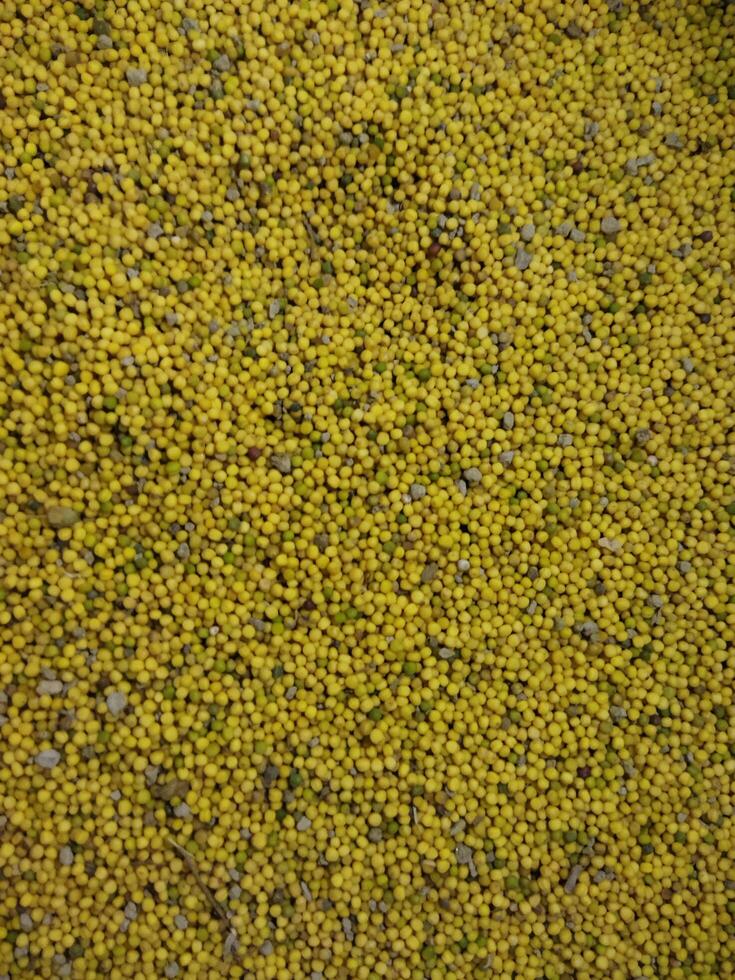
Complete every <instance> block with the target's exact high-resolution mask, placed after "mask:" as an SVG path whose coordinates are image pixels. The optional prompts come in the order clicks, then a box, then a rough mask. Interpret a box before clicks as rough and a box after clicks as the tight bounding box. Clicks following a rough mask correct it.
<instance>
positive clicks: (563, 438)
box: [556, 432, 574, 447]
mask: <svg viewBox="0 0 735 980" xmlns="http://www.w3.org/2000/svg"><path fill="white" fill-rule="evenodd" d="M556 441H557V443H558V444H559V445H560V446H564V447H566V446H571V444H572V442H573V441H574V438H573V436H572V435H571V433H569V432H562V433H561V435H560V436H559V438H558V439H557V440H556Z"/></svg>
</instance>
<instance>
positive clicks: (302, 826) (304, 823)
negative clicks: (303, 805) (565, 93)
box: [296, 817, 311, 832]
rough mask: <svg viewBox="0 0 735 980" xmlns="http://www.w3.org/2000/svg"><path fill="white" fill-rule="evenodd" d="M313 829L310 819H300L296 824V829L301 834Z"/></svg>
mask: <svg viewBox="0 0 735 980" xmlns="http://www.w3.org/2000/svg"><path fill="white" fill-rule="evenodd" d="M309 827H311V820H309V818H308V817H299V820H298V823H297V824H296V829H297V830H298V831H299V832H303V831H304V830H308V829H309Z"/></svg>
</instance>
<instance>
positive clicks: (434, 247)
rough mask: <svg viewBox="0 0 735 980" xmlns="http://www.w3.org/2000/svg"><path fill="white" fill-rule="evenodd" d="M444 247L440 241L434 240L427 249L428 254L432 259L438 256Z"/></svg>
mask: <svg viewBox="0 0 735 980" xmlns="http://www.w3.org/2000/svg"><path fill="white" fill-rule="evenodd" d="M441 250H442V247H441V245H440V244H439V242H432V243H431V245H429V247H428V248H427V249H426V254H427V255H428V256H429V258H430V259H434V258H436V256H437V255H438V254H439V252H441Z"/></svg>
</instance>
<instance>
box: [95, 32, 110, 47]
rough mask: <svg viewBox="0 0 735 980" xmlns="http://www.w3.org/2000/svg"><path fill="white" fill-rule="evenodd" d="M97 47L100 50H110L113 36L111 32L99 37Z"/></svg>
mask: <svg viewBox="0 0 735 980" xmlns="http://www.w3.org/2000/svg"><path fill="white" fill-rule="evenodd" d="M97 47H98V49H99V50H100V51H109V50H110V48H111V47H112V38H111V37H110V35H109V34H100V36H99V37H98V38H97Z"/></svg>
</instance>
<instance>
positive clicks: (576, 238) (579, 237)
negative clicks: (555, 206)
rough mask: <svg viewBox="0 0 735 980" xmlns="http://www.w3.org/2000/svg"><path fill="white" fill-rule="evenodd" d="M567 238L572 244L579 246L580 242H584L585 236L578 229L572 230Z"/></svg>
mask: <svg viewBox="0 0 735 980" xmlns="http://www.w3.org/2000/svg"><path fill="white" fill-rule="evenodd" d="M569 237H570V238H571V240H572V241H573V242H576V243H577V244H579V243H580V242H583V241H584V240H585V237H586V236H585V233H584V232H583V231H580V230H579V228H572V230H571V231H570V232H569Z"/></svg>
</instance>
